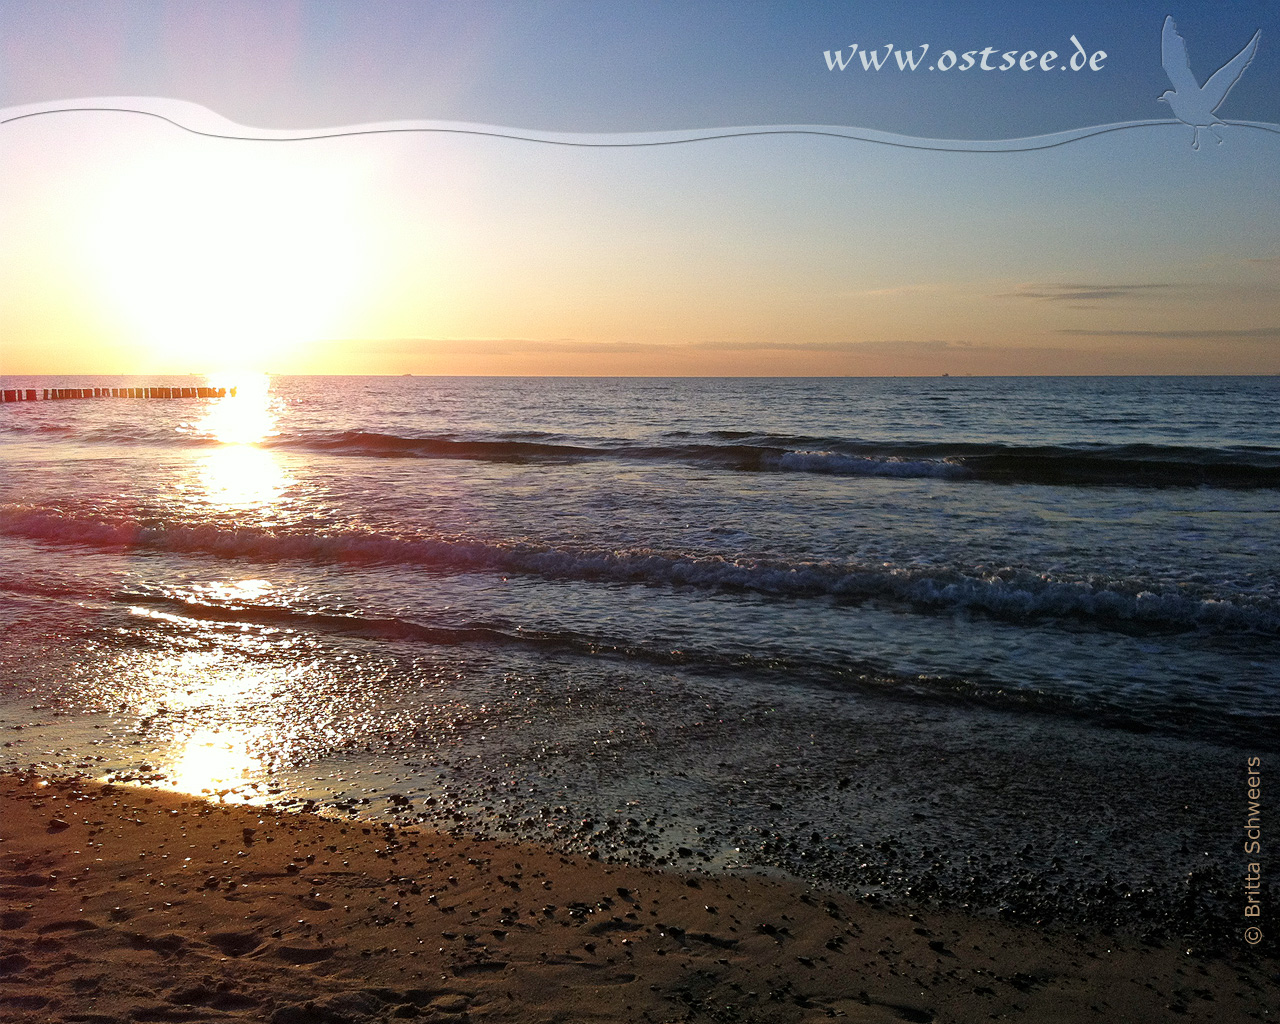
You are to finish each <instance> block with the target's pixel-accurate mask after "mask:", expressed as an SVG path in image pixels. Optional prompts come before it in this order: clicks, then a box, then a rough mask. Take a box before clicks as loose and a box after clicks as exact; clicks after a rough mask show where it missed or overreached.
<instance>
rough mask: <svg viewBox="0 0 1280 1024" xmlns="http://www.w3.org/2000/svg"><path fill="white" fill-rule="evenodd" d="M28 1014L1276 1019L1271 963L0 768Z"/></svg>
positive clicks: (0, 888)
mask: <svg viewBox="0 0 1280 1024" xmlns="http://www.w3.org/2000/svg"><path fill="white" fill-rule="evenodd" d="M0 792H2V793H3V806H4V816H3V819H4V834H3V841H2V843H0V864H2V867H0V870H2V872H3V873H2V874H0V892H3V896H4V910H3V922H2V923H3V934H4V948H3V954H2V956H0V972H2V973H3V976H4V978H5V982H4V988H3V994H0V1006H2V1007H3V1015H4V1018H5V1020H7V1021H13V1022H15V1024H16V1022H28V1021H29V1022H37V1021H39V1022H46V1021H67V1022H73V1021H76V1022H102V1024H107V1022H114V1021H215V1020H225V1019H243V1020H269V1021H273V1022H275V1024H295V1022H296V1024H307V1022H312V1021H316V1022H330V1021H332V1022H363V1021H389V1020H395V1019H423V1020H453V1021H465V1020H475V1021H603V1020H609V1021H655V1022H656V1021H674V1020H697V1019H702V1020H717V1021H738V1020H742V1021H757V1020H759V1021H807V1020H819V1019H827V1018H831V1017H837V1018H838V1017H844V1018H847V1019H851V1020H859V1021H920V1022H924V1021H987V1020H1000V1019H1025V1020H1034V1021H1078V1020H1099V1021H1122V1020H1133V1021H1155V1020H1166V1019H1183V1020H1187V1019H1189V1020H1205V1021H1233V1020H1248V1019H1253V1020H1265V1019H1268V1009H1269V1008H1273V1007H1274V1006H1275V1005H1276V996H1277V991H1278V989H1277V986H1276V980H1275V979H1276V975H1275V970H1276V964H1275V962H1274V961H1273V960H1268V959H1266V958H1259V957H1256V956H1253V955H1250V954H1249V953H1248V952H1246V951H1244V950H1243V948H1242V949H1238V950H1227V951H1225V952H1223V953H1220V954H1218V955H1216V956H1213V955H1205V954H1201V953H1194V954H1192V955H1188V952H1187V950H1185V949H1182V948H1180V947H1178V946H1176V945H1173V944H1169V945H1165V946H1156V945H1150V944H1143V943H1140V942H1138V941H1136V940H1130V939H1126V938H1123V937H1117V936H1110V937H1108V936H1102V935H1086V934H1083V933H1067V932H1058V931H1050V930H1039V929H1035V928H1032V927H1028V926H1025V925H1013V924H1009V923H1006V922H1002V921H998V920H993V919H986V918H977V917H966V916H961V915H955V914H942V913H937V912H932V911H930V910H927V909H920V910H919V911H918V912H916V913H911V912H910V909H909V908H904V907H896V906H895V907H889V906H884V905H881V904H879V903H878V901H875V900H871V901H868V900H858V899H855V898H851V897H850V896H848V895H842V894H835V893H824V892H819V891H814V890H811V889H806V888H804V887H803V886H801V885H799V884H797V883H794V882H790V881H786V880H781V879H778V878H766V877H763V876H760V877H744V876H718V877H713V876H710V875H706V874H682V873H678V872H674V871H671V872H657V871H652V870H646V869H642V868H633V867H625V866H617V865H608V864H603V863H600V862H596V861H593V860H591V859H589V858H572V857H566V856H563V855H560V854H556V853H554V852H549V851H545V850H540V849H537V848H534V847H531V846H521V845H516V844H511V843H499V842H490V841H479V840H472V841H467V840H461V839H458V838H454V837H451V836H448V835H444V834H439V833H432V832H428V831H419V830H414V829H397V828H395V827H393V826H390V825H385V824H384V825H378V824H372V823H368V822H360V821H356V820H341V819H333V818H326V817H322V816H320V815H317V814H308V813H282V812H279V811H275V810H269V809H264V808H258V807H248V806H220V805H217V804H210V803H205V802H202V801H200V800H197V799H194V798H190V797H186V796H183V795H180V794H173V793H166V792H163V791H159V790H149V789H141V788H134V787H125V786H103V785H100V784H97V783H94V782H90V781H87V780H83V779H50V778H46V777H41V776H37V775H34V774H32V773H13V774H8V775H5V776H4V777H3V778H0Z"/></svg>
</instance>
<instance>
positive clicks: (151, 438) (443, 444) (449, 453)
mask: <svg viewBox="0 0 1280 1024" xmlns="http://www.w3.org/2000/svg"><path fill="white" fill-rule="evenodd" d="M3 429H4V431H5V432H6V433H16V434H29V433H34V434H39V435H52V436H54V437H57V438H61V437H66V436H73V437H74V439H75V440H77V441H80V442H85V443H102V444H136V445H159V446H164V447H179V448H198V449H207V448H216V447H220V446H221V445H222V442H221V441H219V440H218V439H217V438H215V437H212V436H209V435H203V434H178V433H175V432H174V431H173V430H172V428H159V427H157V428H148V427H147V426H145V425H136V426H130V427H127V428H122V427H120V426H118V425H114V426H109V427H90V428H88V429H83V430H81V431H78V432H74V433H73V432H72V430H71V428H68V427H67V426H65V425H59V426H49V425H45V424H25V423H21V422H17V423H11V424H6V425H5V427H4V428H3ZM259 446H260V447H263V448H268V449H272V450H279V451H296V452H310V453H316V454H327V455H335V456H352V457H364V458H418V459H458V460H469V461H476V462H505V463H516V464H520V463H574V462H588V461H598V460H609V459H613V460H626V461H652V462H672V463H684V464H694V465H700V466H710V467H713V468H718V469H723V470H729V471H739V472H757V473H769V472H776V473H812V474H824V475H829V476H847V477H897V478H933V479H941V480H952V481H976V482H988V483H1002V484H1043V485H1050V486H1072V487H1087V486H1128V487H1213V488H1230V489H1243V490H1251V489H1280V451H1277V450H1276V449H1274V448H1268V447H1260V446H1243V445H1242V446H1236V447H1223V448H1214V447H1197V446H1191V445H1158V444H1102V443H1091V444H1069V445H1018V444H1011V443H997V442H965V441H951V442H946V441H941V442H935V441H928V442H926V441H911V440H903V441H868V440H863V439H858V438H839V437H811V436H790V435H776V434H762V433H751V432H748V431H737V430H732V431H731V430H720V431H713V432H711V433H709V434H705V435H700V436H695V435H690V434H688V433H687V432H683V431H676V432H672V433H670V434H667V435H664V436H663V437H661V438H657V439H654V440H653V441H630V440H622V439H610V438H572V437H565V436H563V435H555V434H538V435H536V436H534V435H530V434H498V435H489V436H478V437H465V436H458V435H455V434H435V435H422V436H415V435H402V434H393V433H384V432H379V431H372V430H341V431H323V430H312V431H298V432H293V433H282V434H277V435H274V436H271V437H268V438H266V439H264V440H263V441H261V442H259Z"/></svg>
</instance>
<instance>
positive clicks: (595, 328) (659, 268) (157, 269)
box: [0, 0, 1280, 376]
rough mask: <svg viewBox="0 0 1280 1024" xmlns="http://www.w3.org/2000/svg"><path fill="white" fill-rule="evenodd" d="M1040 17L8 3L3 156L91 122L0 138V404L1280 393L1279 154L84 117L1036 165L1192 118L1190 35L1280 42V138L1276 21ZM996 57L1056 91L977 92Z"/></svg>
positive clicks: (1179, 15)
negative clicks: (835, 382)
mask: <svg viewBox="0 0 1280 1024" xmlns="http://www.w3.org/2000/svg"><path fill="white" fill-rule="evenodd" d="M1041 6H1042V5H1027V4H1023V3H993V4H988V5H984V6H983V9H982V11H981V12H974V11H973V10H971V9H970V8H971V5H968V4H960V3H919V4H913V5H909V6H907V5H904V7H903V8H901V9H897V10H893V11H887V10H884V9H882V7H881V6H880V5H875V6H873V5H870V4H863V3H856V2H844V3H806V4H795V3H768V2H758V3H752V4H739V3H733V4H729V3H707V2H697V0H688V2H682V3H664V2H658V0H646V2H636V3H625V2H624V3H610V4H601V3H595V2H562V3H553V2H526V3H498V2H492V0H473V2H469V3H455V2H448V3H445V2H435V0H415V2H407V3H402V2H395V0H382V2H379V3H362V2H347V3H334V2H329V0H323V2H322V0H294V2H279V0H273V2H269V3H249V2H236V0H224V2H222V3H219V4H218V5H210V4H207V3H203V2H199V3H187V2H161V0H154V2H138V0H132V2H115V3H111V2H103V0H93V2H91V3H88V2H78V0H63V2H60V3H56V4H55V3H49V2H43V0H42V2H38V3H33V2H15V0H0V121H4V120H5V118H6V116H10V117H11V116H12V115H13V114H15V113H30V112H32V111H33V110H40V111H48V110H53V109H59V110H62V112H59V113H43V114H41V116H35V117H24V118H21V119H18V120H8V121H7V123H0V237H3V238H4V239H5V245H4V246H3V247H0V372H4V373H7V374H40V373H50V374H52V373H185V372H211V371H216V370H222V369H241V368H247V369H264V370H268V371H271V372H278V373H422V374H427V373H448V374H459V373H460V374H587V375H606V374H628V375H629V374H641V375H668V374H670V375H676V374H693V375H703V374H712V375H720V374H731V375H753V376H754V375H761V376H767V375H824V374H853V375H878V374H938V373H952V374H962V373H975V374H1042V373H1069V374H1077V373H1275V372H1280V199H1278V198H1277V195H1278V194H1280V188H1277V185H1278V184H1280V128H1277V130H1276V131H1268V130H1264V129H1260V128H1248V127H1240V126H1233V127H1227V128H1223V129H1219V130H1218V133H1217V135H1216V136H1215V135H1210V134H1207V133H1206V132H1204V131H1202V132H1200V133H1199V137H1198V142H1199V148H1193V139H1194V138H1195V133H1194V132H1193V129H1192V128H1191V127H1189V126H1187V125H1183V124H1179V123H1174V124H1162V125H1151V126H1146V127H1137V128H1129V129H1125V130H1122V131H1115V132H1109V133H1105V134H1101V135H1096V136H1093V137H1090V138H1087V139H1084V140H1081V141H1075V142H1070V143H1067V144H1064V145H1061V146H1057V147H1055V148H1050V149H1044V150H1038V151H1031V152H986V153H974V152H949V151H924V150H917V149H910V148H904V147H902V146H890V145H879V144H874V143H871V142H867V141H861V140H858V139H850V138H832V137H825V136H821V135H806V134H788V135H771V136H761V135H756V136H746V137H732V138H720V139H716V140H712V141H701V142H694V143H689V144H682V145H673V146H647V147H646V146H639V147H637V146H627V147H616V148H607V149H600V148H582V147H566V146H558V145H547V144H544V143H539V142H536V141H522V140H518V139H512V138H497V137H492V136H483V135H475V134H460V133H456V132H452V133H441V132H416V133H415V132H405V133H396V134H378V135H369V134H365V135H355V136H348V137H341V138H329V139H313V140H307V141H289V142H281V141H262V140H243V139H241V140H234V139H210V138H205V137H201V136H199V135H195V134H192V133H190V132H186V131H183V130H182V129H181V128H180V127H177V126H175V125H173V124H170V123H167V122H164V121H161V120H158V119H156V118H151V117H145V116H142V115H139V114H137V113H132V114H131V113H123V112H116V113H109V112H101V111H98V112H93V111H84V110H81V111H76V110H75V109H74V108H75V107H76V106H95V105H96V106H102V105H104V104H102V103H101V102H100V100H101V99H102V98H105V97H117V98H118V97H134V98H136V102H133V103H129V102H120V101H117V102H115V103H113V104H112V105H114V106H119V107H125V108H127V107H133V108H134V109H150V110H155V111H164V112H167V113H168V114H170V115H172V116H173V117H174V119H176V120H178V121H179V122H183V121H184V120H185V121H186V122H187V123H188V124H195V123H196V122H197V121H200V118H201V117H203V116H204V114H202V113H200V112H198V111H197V112H196V113H192V111H196V110H197V108H194V107H187V106H183V104H198V105H199V107H200V108H207V110H208V111H211V112H212V114H211V115H208V116H209V117H212V118H213V119H214V120H215V121H216V120H217V119H218V118H225V119H229V120H230V121H231V122H235V123H236V124H238V125H244V126H249V128H250V129H274V130H287V131H301V130H304V129H324V128H333V127H337V126H346V125H361V124H367V123H371V122H379V123H380V122H389V121H428V122H432V123H433V124H434V125H435V126H436V127H440V126H441V125H442V124H445V123H452V122H460V123H465V124H470V125H475V124H480V125H496V126H502V127H505V128H511V129H524V130H530V131H532V132H535V133H537V132H555V133H607V134H608V135H609V136H610V137H611V138H614V139H615V141H616V140H623V141H644V140H645V139H646V137H647V136H646V135H645V134H644V133H652V132H661V131H669V130H684V129H715V128H723V127H729V126H748V127H749V126H768V125H834V126H844V127H849V128H858V129H871V130H875V131H880V132H889V133H894V134H895V135H897V136H908V137H919V138H932V139H960V140H964V139H970V140H999V139H1017V138H1025V137H1032V136H1043V135H1048V134H1052V133H1055V132H1062V131H1066V130H1069V129H1075V128H1088V127H1092V126H1100V125H1109V124H1115V123H1122V122H1130V121H1148V120H1168V119H1170V117H1171V112H1170V109H1169V107H1168V106H1167V105H1166V104H1163V103H1159V102H1157V97H1158V96H1160V94H1161V93H1162V92H1164V91H1165V90H1166V89H1169V88H1170V87H1171V86H1170V82H1169V80H1168V78H1167V76H1166V75H1165V72H1164V70H1163V68H1162V67H1161V48H1160V41H1161V26H1162V24H1163V22H1164V18H1165V15H1166V14H1171V15H1172V16H1173V17H1174V19H1175V20H1176V23H1177V27H1178V31H1179V32H1180V33H1181V34H1182V35H1183V37H1184V38H1185V39H1186V43H1187V48H1188V53H1189V57H1190V63H1191V68H1192V71H1193V73H1194V74H1195V75H1196V76H1197V79H1198V80H1199V81H1200V82H1204V81H1205V80H1206V79H1207V78H1208V77H1209V76H1210V75H1211V74H1212V73H1213V72H1214V71H1215V70H1216V69H1217V68H1218V67H1220V66H1221V65H1223V64H1225V63H1226V62H1227V61H1228V60H1230V59H1231V58H1232V57H1234V56H1235V55H1236V53H1237V52H1239V51H1240V50H1241V49H1242V48H1243V47H1244V46H1245V45H1246V44H1247V43H1248V42H1249V41H1250V39H1251V37H1252V36H1253V34H1254V33H1255V32H1256V31H1258V30H1259V29H1260V30H1261V38H1260V40H1259V45H1258V49H1257V53H1256V55H1255V57H1254V59H1253V61H1252V62H1251V63H1250V65H1249V67H1248V68H1247V69H1246V70H1245V72H1244V73H1243V75H1242V76H1241V77H1240V79H1239V81H1238V83H1237V84H1236V86H1235V87H1234V88H1233V89H1232V90H1231V92H1230V94H1229V95H1228V97H1227V98H1226V100H1225V102H1224V103H1223V104H1222V106H1221V108H1220V109H1219V111H1218V116H1219V117H1221V118H1224V119H1226V120H1229V121H1250V122H1258V123H1261V124H1270V125H1273V126H1280V10H1278V9H1277V7H1276V5H1275V4H1273V3H1248V2H1243V3H1237V4H1232V5H1230V6H1229V8H1225V9H1223V8H1221V7H1219V6H1218V5H1209V4H1194V5H1193V4H1178V3H1166V4H1162V5H1152V4H1148V3H1123V2H1112V3H1105V4H1104V3H1081V4H1072V3H1066V4H1061V5H1053V6H1052V9H1044V10H1041V9H1037V8H1038V7H1041ZM1072 36H1074V37H1075V38H1076V39H1077V40H1078V41H1079V43H1080V48H1081V51H1082V52H1083V54H1084V56H1085V58H1086V62H1085V66H1084V67H1083V68H1081V69H1080V70H1075V69H1073V68H1071V67H1069V66H1068V67H1067V69H1066V70H1065V71H1064V70H1061V68H1062V67H1063V65H1068V64H1069V63H1070V59H1071V57H1072V56H1074V55H1075V53H1076V50H1077V47H1076V45H1075V44H1074V43H1073V42H1072V41H1071V38H1072ZM855 43H856V44H857V46H858V50H861V51H868V50H874V52H875V53H876V54H879V53H883V52H884V48H885V47H886V45H888V44H893V45H894V47H895V48H896V49H903V50H912V51H914V52H918V53H920V54H921V55H922V58H923V59H922V60H921V62H920V66H919V67H918V69H917V70H915V71H911V70H909V69H906V70H899V69H898V67H897V65H896V63H894V62H893V60H892V58H890V61H889V63H887V64H886V66H885V67H884V68H882V69H881V70H879V71H876V70H874V68H872V69H864V68H863V65H862V63H861V61H860V58H859V57H858V56H857V51H854V52H853V53H852V54H851V53H850V47H851V46H852V45H853V44H855ZM925 44H928V45H929V52H928V54H927V55H926V54H924V51H923V47H924V45H925ZM988 46H989V47H992V48H993V49H992V50H991V52H990V59H991V62H992V63H993V64H995V65H996V66H997V67H998V65H999V64H1000V62H1001V59H1002V58H1001V55H1002V54H1003V53H1004V52H1005V51H1013V52H1015V54H1017V56H1018V57H1022V56H1023V55H1024V54H1026V53H1027V51H1032V52H1034V54H1035V56H1034V57H1031V58H1028V59H1027V60H1025V61H1023V63H1026V64H1028V66H1029V68H1030V70H1026V71H1024V70H1022V69H1021V68H1020V67H1018V66H1017V65H1016V64H1015V65H1014V67H1012V68H1010V69H1009V70H1007V71H1000V70H991V71H983V70H981V68H980V67H979V66H975V67H973V68H970V69H969V70H963V71H962V70H960V69H959V66H958V65H959V63H960V62H961V61H962V60H963V54H964V53H965V52H966V51H969V52H973V53H975V54H977V53H980V52H981V51H982V50H983V48H984V47H988ZM947 50H950V51H952V53H953V54H955V55H956V63H957V67H953V68H951V69H949V70H941V69H939V67H938V66H939V65H940V64H944V63H945V62H946V60H947V58H946V57H945V56H943V54H944V52H945V51H947ZM1047 50H1053V51H1055V52H1056V56H1055V57H1053V58H1045V57H1044V54H1045V52H1046V51H1047ZM1099 54H1101V56H1098V55H1099ZM834 58H841V59H845V61H846V66H845V68H844V70H840V67H839V63H840V60H838V59H834ZM1089 58H1092V59H1093V63H1094V64H1096V65H1097V67H1096V69H1095V68H1092V67H1090V66H1089V64H1088V63H1087V59H1089ZM833 60H834V65H833ZM1077 63H1078V61H1077ZM930 66H933V67H934V68H935V70H933V71H930V70H929V67H930ZM1042 67H1044V68H1045V70H1042V69H1041V68H1042ZM77 101H79V102H77ZM93 101H99V102H93ZM175 101H177V102H176V103H175ZM201 123H204V122H201ZM246 134H252V132H251V131H250V132H247V133H246ZM1219 136H1220V137H1221V142H1219V141H1218V137H1219ZM560 137H561V138H562V139H565V138H573V137H574V136H572V135H562V136H560Z"/></svg>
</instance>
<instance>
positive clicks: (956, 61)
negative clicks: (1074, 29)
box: [822, 36, 1107, 71]
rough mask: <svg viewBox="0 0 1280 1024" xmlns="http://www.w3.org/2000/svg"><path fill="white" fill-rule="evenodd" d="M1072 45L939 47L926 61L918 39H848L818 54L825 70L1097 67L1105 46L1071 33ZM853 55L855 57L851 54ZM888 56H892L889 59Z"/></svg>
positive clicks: (1100, 65)
mask: <svg viewBox="0 0 1280 1024" xmlns="http://www.w3.org/2000/svg"><path fill="white" fill-rule="evenodd" d="M1071 45H1072V47H1073V49H1072V50H1070V51H1069V52H1068V53H1066V54H1065V55H1060V54H1059V53H1058V51H1057V50H1045V51H1044V52H1043V53H1038V52H1036V51H1035V50H1019V49H1015V50H1005V51H1004V52H1003V53H1001V52H1000V51H999V50H998V49H997V48H996V47H994V46H985V47H983V48H982V49H981V50H965V51H963V52H962V53H959V54H957V53H956V51H955V50H943V51H942V52H941V53H940V54H938V56H937V58H936V59H935V60H934V61H933V62H932V63H930V64H926V63H925V61H926V60H927V58H928V55H929V44H928V43H921V44H920V46H919V47H912V48H911V49H910V50H902V49H899V48H897V47H895V46H894V45H893V43H885V44H884V46H883V47H873V48H870V49H868V48H867V47H865V46H859V45H858V44H857V43H850V44H849V49H848V53H847V54H846V52H845V50H844V48H841V49H839V50H835V51H832V50H824V51H823V53H822V55H823V57H824V58H825V59H826V62H827V70H828V71H844V70H845V68H854V69H857V68H858V67H859V65H861V68H862V70H863V71H881V70H883V69H886V68H888V69H891V70H892V69H893V68H894V67H895V66H896V68H897V70H899V71H919V70H920V69H921V68H923V69H925V70H927V71H951V70H953V69H954V70H956V71H969V70H971V69H977V70H978V71H1014V70H1017V71H1055V70H1059V71H1084V70H1086V69H1087V70H1089V71H1101V70H1102V68H1103V64H1104V62H1105V61H1106V59H1107V51H1106V50H1095V51H1094V52H1093V53H1092V54H1090V53H1088V52H1087V51H1086V50H1085V48H1084V45H1083V44H1082V43H1081V42H1080V40H1079V39H1077V38H1076V37H1075V36H1072V37H1071ZM855 57H857V58H858V59H857V60H854V58H855ZM890 58H892V60H891V59H890Z"/></svg>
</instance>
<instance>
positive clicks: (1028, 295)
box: [997, 284, 1173, 302]
mask: <svg viewBox="0 0 1280 1024" xmlns="http://www.w3.org/2000/svg"><path fill="white" fill-rule="evenodd" d="M1172 287H1173V285H1171V284H1024V285H1019V286H1018V287H1017V289H1016V290H1015V291H1011V292H1001V293H1000V294H999V295H997V298H1002V299H1039V300H1041V301H1044V302H1098V301H1106V300H1110V299H1131V298H1141V297H1143V296H1144V295H1145V294H1147V293H1149V292H1153V291H1159V290H1161V289H1166V288H1172Z"/></svg>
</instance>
